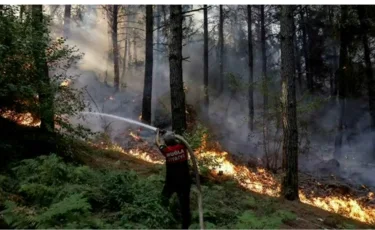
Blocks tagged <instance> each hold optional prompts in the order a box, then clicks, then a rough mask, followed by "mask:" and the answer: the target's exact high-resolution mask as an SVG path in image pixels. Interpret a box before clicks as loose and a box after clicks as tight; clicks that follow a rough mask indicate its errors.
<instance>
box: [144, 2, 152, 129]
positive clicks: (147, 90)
mask: <svg viewBox="0 0 375 230" xmlns="http://www.w3.org/2000/svg"><path fill="white" fill-rule="evenodd" d="M152 7H153V6H152V5H146V60H145V80H144V87H143V101H142V120H143V122H145V123H146V124H151V97H152V67H153V42H154V39H153V30H154V18H153V12H152V10H153V9H152Z"/></svg>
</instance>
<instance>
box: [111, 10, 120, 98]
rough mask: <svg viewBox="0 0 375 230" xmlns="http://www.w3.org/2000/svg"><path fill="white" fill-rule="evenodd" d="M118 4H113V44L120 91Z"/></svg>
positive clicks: (115, 81) (115, 83)
mask: <svg viewBox="0 0 375 230" xmlns="http://www.w3.org/2000/svg"><path fill="white" fill-rule="evenodd" d="M117 21H118V5H114V6H113V10H112V46H113V69H114V74H115V76H114V87H115V90H116V91H118V90H119V89H120V69H119V49H118V42H117V40H118V37H117V32H118V31H117V26H118V23H117Z"/></svg>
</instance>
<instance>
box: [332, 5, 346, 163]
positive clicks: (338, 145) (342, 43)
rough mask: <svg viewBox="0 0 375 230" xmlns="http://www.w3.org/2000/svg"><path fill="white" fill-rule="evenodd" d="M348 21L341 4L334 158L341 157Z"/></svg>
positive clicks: (343, 129) (344, 7)
mask: <svg viewBox="0 0 375 230" xmlns="http://www.w3.org/2000/svg"><path fill="white" fill-rule="evenodd" d="M347 21H348V6H344V5H342V6H341V22H340V63H339V80H338V88H339V89H338V96H339V107H340V114H339V124H338V128H337V134H336V138H335V151H334V158H335V159H339V158H340V157H341V147H342V136H343V132H344V131H345V125H346V124H345V123H346V121H345V120H346V119H345V112H346V111H345V110H346V109H345V107H346V93H347V92H346V81H347V76H346V75H347V73H346V71H347V65H348V39H347V28H346V23H347Z"/></svg>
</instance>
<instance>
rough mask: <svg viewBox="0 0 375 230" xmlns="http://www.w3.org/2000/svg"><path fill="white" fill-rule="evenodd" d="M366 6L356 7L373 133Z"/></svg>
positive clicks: (374, 86)
mask: <svg viewBox="0 0 375 230" xmlns="http://www.w3.org/2000/svg"><path fill="white" fill-rule="evenodd" d="M365 7H366V6H363V5H359V6H357V11H358V16H359V20H360V23H361V32H362V43H363V49H364V58H365V64H366V80H367V93H368V100H369V109H370V116H371V128H372V130H373V131H375V80H374V75H373V72H372V65H371V57H370V56H371V51H370V47H369V42H368V37H367V34H368V30H369V24H368V20H366V19H367V18H366V17H367V15H368V14H367V9H366V8H365Z"/></svg>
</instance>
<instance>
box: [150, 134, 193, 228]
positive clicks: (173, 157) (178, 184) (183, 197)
mask: <svg viewBox="0 0 375 230" xmlns="http://www.w3.org/2000/svg"><path fill="white" fill-rule="evenodd" d="M160 134H161V135H162V140H161V139H160ZM155 142H156V145H157V146H158V148H159V150H160V151H161V153H162V154H163V155H164V157H165V160H166V178H165V185H164V188H163V191H162V203H163V205H165V206H168V204H169V199H170V198H171V196H172V195H173V193H175V192H176V193H177V196H178V199H179V203H180V207H181V215H182V228H183V229H187V228H189V226H190V219H191V216H190V215H191V214H190V188H191V178H190V173H189V164H188V152H187V151H188V150H187V147H186V146H185V145H184V144H183V143H181V142H180V141H178V139H177V138H175V136H174V135H170V134H169V135H168V133H166V131H164V130H160V131H159V129H158V130H157V131H156V138H155Z"/></svg>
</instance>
